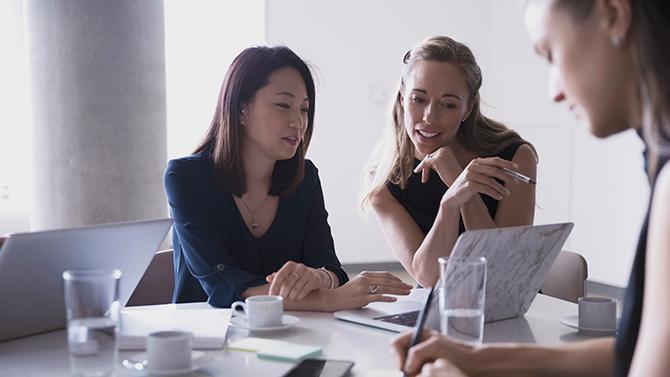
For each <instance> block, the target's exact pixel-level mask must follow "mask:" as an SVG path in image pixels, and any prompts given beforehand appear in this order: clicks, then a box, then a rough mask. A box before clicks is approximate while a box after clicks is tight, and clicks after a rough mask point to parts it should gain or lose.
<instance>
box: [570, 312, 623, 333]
mask: <svg viewBox="0 0 670 377" xmlns="http://www.w3.org/2000/svg"><path fill="white" fill-rule="evenodd" d="M619 319H620V318H618V317H617V319H616V323H617V326H618V323H619ZM560 322H561V323H562V324H564V325H566V326H568V327H572V328H573V329H577V330H579V331H587V332H593V333H601V334H613V333H615V332H616V331H617V329H616V328H614V329H612V328H609V329H604V328H594V327H583V326H581V327H580V326H579V316H578V315H569V316H567V317H563V318H561V319H560Z"/></svg>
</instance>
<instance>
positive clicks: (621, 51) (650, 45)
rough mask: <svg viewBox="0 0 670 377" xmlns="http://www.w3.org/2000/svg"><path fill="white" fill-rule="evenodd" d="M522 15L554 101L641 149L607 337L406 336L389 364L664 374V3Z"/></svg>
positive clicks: (575, 1) (414, 369)
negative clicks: (632, 237)
mask: <svg viewBox="0 0 670 377" xmlns="http://www.w3.org/2000/svg"><path fill="white" fill-rule="evenodd" d="M525 16H526V24H527V27H528V31H529V34H530V36H531V39H532V40H533V43H534V46H535V50H536V51H537V52H538V54H539V55H541V56H542V57H543V58H545V59H546V60H547V61H548V62H549V64H550V67H551V68H550V70H551V71H552V75H551V77H553V79H554V80H555V81H554V82H552V84H553V85H552V86H553V87H554V88H555V92H554V100H555V101H556V102H561V101H568V102H569V104H570V108H571V109H573V110H575V111H576V112H577V113H578V114H580V115H581V116H582V117H583V118H584V119H585V121H586V123H587V124H588V127H589V129H590V131H591V133H592V134H593V135H595V136H597V137H600V138H604V137H607V136H610V135H614V134H617V133H619V132H622V131H625V130H629V129H631V128H632V129H635V130H636V131H637V132H638V133H639V134H640V135H641V136H642V138H643V141H644V142H645V144H646V147H647V148H646V152H645V161H646V164H645V167H646V172H647V175H648V178H649V183H650V186H651V196H650V201H649V207H648V211H647V217H646V219H645V222H644V225H643V227H642V231H641V233H640V239H639V243H638V247H637V251H636V255H635V260H634V262H633V268H632V271H631V275H630V280H629V282H628V287H627V288H626V295H625V301H624V308H623V316H622V318H621V322H620V327H619V331H618V332H617V336H616V339H614V338H600V339H596V340H589V341H583V342H578V343H573V344H570V345H566V346H562V347H536V346H526V345H512V344H506V345H504V346H495V345H489V346H487V347H483V348H479V349H475V348H471V347H469V346H466V345H463V344H460V343H455V342H453V341H451V340H449V339H448V338H446V337H443V336H442V335H440V334H438V333H431V334H428V336H427V339H424V341H423V342H421V343H420V344H418V345H417V346H415V347H413V348H412V349H409V350H408V346H409V342H410V338H411V335H412V334H411V333H407V334H403V335H401V336H400V337H399V338H397V339H396V340H395V342H394V347H395V352H396V356H397V359H398V362H399V365H400V367H401V368H403V369H404V370H406V371H407V372H409V373H418V372H419V371H421V370H422V368H423V372H422V374H421V375H422V376H463V375H464V374H466V375H468V376H543V377H544V376H566V377H568V376H611V375H613V374H614V375H615V376H618V377H623V376H636V377H637V376H640V377H662V376H667V375H668V371H669V370H670V358H668V350H670V321H668V315H670V291H669V287H670V211H668V209H670V166H668V164H667V161H668V158H670V74H669V73H668V72H669V71H668V68H669V67H670V53H669V51H670V50H669V49H668V46H670V26H669V25H670V3H669V2H667V1H657V0H635V1H632V0H530V1H529V2H528V4H527V5H526V13H525ZM408 351H409V352H408ZM436 359H437V361H435V360H436ZM433 361H435V362H434V363H433ZM456 368H458V369H460V371H459V370H457V369H456Z"/></svg>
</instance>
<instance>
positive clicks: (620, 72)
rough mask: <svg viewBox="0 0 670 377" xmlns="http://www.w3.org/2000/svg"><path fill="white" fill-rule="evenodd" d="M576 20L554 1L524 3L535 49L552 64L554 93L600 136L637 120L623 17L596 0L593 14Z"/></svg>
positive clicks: (552, 87)
mask: <svg viewBox="0 0 670 377" xmlns="http://www.w3.org/2000/svg"><path fill="white" fill-rule="evenodd" d="M578 18H579V17H577V16H575V15H574V14H572V13H571V12H570V11H568V10H566V9H563V8H561V7H557V6H555V1H552V0H535V1H531V2H530V3H529V4H528V5H527V6H526V11H525V20H526V27H527V30H528V34H529V35H530V38H531V40H532V42H533V45H534V46H535V50H536V51H537V53H538V54H539V55H540V56H542V57H544V58H545V59H546V60H547V62H549V64H550V68H549V80H550V91H551V92H550V96H551V97H552V99H553V100H554V101H556V102H561V101H566V102H568V106H569V108H570V110H572V111H573V112H575V113H576V115H577V116H578V117H579V118H581V119H584V120H585V121H586V122H587V124H588V126H589V129H590V131H591V133H592V134H593V135H595V136H597V137H606V136H609V135H612V134H615V133H618V132H621V131H623V130H625V129H628V128H630V127H631V126H633V125H637V124H639V117H638V115H637V110H636V98H635V96H636V93H637V90H636V87H635V82H634V80H633V77H634V74H633V72H634V71H633V66H632V61H631V59H630V55H629V54H627V52H626V46H625V43H624V42H625V41H624V37H625V34H626V30H627V29H626V28H625V25H624V24H622V21H623V20H622V18H621V15H620V14H618V13H617V9H616V8H615V7H614V8H613V7H607V6H604V5H603V2H598V3H597V4H595V5H594V8H593V9H592V10H591V13H590V14H588V15H585V16H584V17H581V18H580V19H578Z"/></svg>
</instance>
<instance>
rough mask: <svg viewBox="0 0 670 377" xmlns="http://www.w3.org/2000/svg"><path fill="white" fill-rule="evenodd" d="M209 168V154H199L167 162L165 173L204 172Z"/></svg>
mask: <svg viewBox="0 0 670 377" xmlns="http://www.w3.org/2000/svg"><path fill="white" fill-rule="evenodd" d="M209 168H211V160H210V157H209V154H207V153H205V152H200V153H194V154H192V155H190V156H185V157H180V158H175V159H172V160H170V161H168V165H167V169H166V170H165V173H166V174H169V173H178V174H179V173H181V174H183V173H189V172H190V173H193V172H195V171H200V170H206V169H209Z"/></svg>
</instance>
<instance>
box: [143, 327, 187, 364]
mask: <svg viewBox="0 0 670 377" xmlns="http://www.w3.org/2000/svg"><path fill="white" fill-rule="evenodd" d="M192 348H193V335H191V333H189V332H184V331H158V332H154V333H151V334H149V337H148V338H147V367H148V368H149V370H152V369H153V370H170V369H188V368H190V367H191V349H192Z"/></svg>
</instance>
